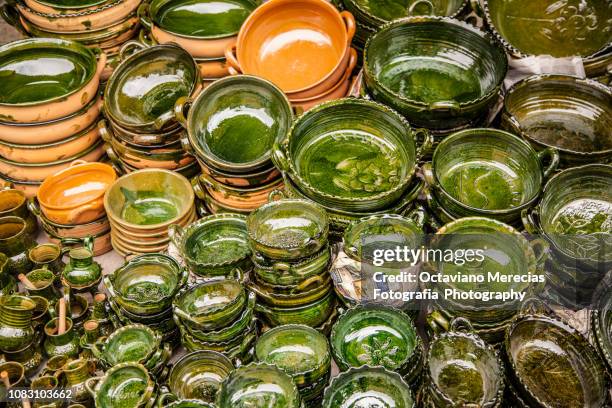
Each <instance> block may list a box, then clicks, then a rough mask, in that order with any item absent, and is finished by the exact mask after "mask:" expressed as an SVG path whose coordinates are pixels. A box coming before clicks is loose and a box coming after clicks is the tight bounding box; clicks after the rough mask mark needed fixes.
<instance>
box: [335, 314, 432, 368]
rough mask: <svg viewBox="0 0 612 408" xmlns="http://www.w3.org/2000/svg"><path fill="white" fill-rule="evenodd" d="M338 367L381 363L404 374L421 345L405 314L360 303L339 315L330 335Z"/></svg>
mask: <svg viewBox="0 0 612 408" xmlns="http://www.w3.org/2000/svg"><path fill="white" fill-rule="evenodd" d="M330 343H331V348H332V353H333V355H334V360H335V361H336V364H338V367H339V368H340V369H341V370H347V369H348V368H349V367H360V366H362V365H370V366H383V367H385V368H388V369H389V370H393V371H398V372H400V373H402V374H404V375H406V374H409V373H411V372H412V370H413V369H417V368H418V369H420V367H415V358H416V357H418V356H419V355H420V349H421V348H422V347H423V345H422V342H421V338H420V337H419V335H418V334H417V330H416V328H415V326H414V323H412V320H411V319H410V317H408V315H406V314H405V313H403V312H401V311H399V310H398V309H394V308H392V307H388V306H382V305H373V304H370V305H359V306H355V307H354V308H351V309H349V310H348V311H347V312H345V313H344V314H342V315H340V317H339V318H338V320H337V321H336V323H335V324H334V326H333V327H332V332H331V336H330Z"/></svg>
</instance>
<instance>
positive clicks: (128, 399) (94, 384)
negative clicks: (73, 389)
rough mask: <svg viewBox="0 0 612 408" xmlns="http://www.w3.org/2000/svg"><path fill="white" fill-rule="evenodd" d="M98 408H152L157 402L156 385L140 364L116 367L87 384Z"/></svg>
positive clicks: (89, 380)
mask: <svg viewBox="0 0 612 408" xmlns="http://www.w3.org/2000/svg"><path fill="white" fill-rule="evenodd" d="M85 387H86V388H87V391H88V392H89V393H90V394H91V396H92V397H93V399H94V403H95V406H96V407H98V408H118V407H121V408H128V407H129V408H150V407H152V406H153V404H154V402H155V397H156V395H155V394H156V393H155V383H154V382H153V380H152V379H151V377H150V376H149V373H148V372H147V369H146V368H145V367H143V366H142V365H140V364H138V363H122V364H118V365H116V366H114V367H113V368H111V369H110V370H108V371H106V373H105V374H104V375H103V376H102V377H93V378H90V379H88V380H87V381H86V382H85Z"/></svg>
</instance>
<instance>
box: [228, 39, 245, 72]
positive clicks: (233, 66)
mask: <svg viewBox="0 0 612 408" xmlns="http://www.w3.org/2000/svg"><path fill="white" fill-rule="evenodd" d="M225 60H226V61H227V64H228V65H229V67H228V70H229V73H230V74H231V75H238V74H240V73H241V72H242V70H241V69H240V63H239V62H238V58H237V57H236V43H235V42H234V43H232V44H229V45H228V46H227V48H226V49H225Z"/></svg>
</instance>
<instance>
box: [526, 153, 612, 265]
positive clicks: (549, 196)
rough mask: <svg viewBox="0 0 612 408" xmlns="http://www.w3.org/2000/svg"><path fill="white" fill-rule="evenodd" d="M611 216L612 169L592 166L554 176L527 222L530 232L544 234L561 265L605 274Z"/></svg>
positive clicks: (610, 254) (610, 257)
mask: <svg viewBox="0 0 612 408" xmlns="http://www.w3.org/2000/svg"><path fill="white" fill-rule="evenodd" d="M611 214H612V166H610V165H604V164H590V165H586V166H581V167H573V168H570V169H567V170H564V171H562V172H560V173H558V174H556V175H555V176H554V177H552V178H551V179H550V180H549V181H548V183H546V186H544V190H543V191H542V199H541V201H540V203H539V204H538V206H537V207H534V208H533V209H532V211H531V212H530V213H528V212H526V211H525V212H524V213H523V223H524V224H525V229H526V230H527V232H529V233H531V234H540V233H542V234H544V236H545V237H546V239H547V240H548V241H549V242H550V243H551V245H552V247H553V249H554V250H555V255H556V256H558V257H559V258H560V259H559V260H560V261H561V262H563V263H566V264H570V265H572V264H573V265H577V264H576V263H577V262H578V263H579V265H583V266H588V267H590V268H595V269H597V270H600V271H603V273H605V271H607V270H609V266H610V263H611V261H612V240H611V239H610V233H612V222H611V221H612V215H611ZM606 265H607V267H606ZM582 269H585V268H584V267H583V268H582Z"/></svg>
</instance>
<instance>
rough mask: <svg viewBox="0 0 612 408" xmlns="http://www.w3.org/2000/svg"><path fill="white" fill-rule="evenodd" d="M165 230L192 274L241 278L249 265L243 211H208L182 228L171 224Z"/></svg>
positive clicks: (250, 267)
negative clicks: (207, 214) (205, 214)
mask: <svg viewBox="0 0 612 408" xmlns="http://www.w3.org/2000/svg"><path fill="white" fill-rule="evenodd" d="M168 234H169V235H170V239H171V240H172V242H173V243H174V245H175V246H176V248H177V249H178V251H179V253H180V254H181V257H182V258H183V261H184V262H185V263H186V265H187V267H188V268H189V270H190V271H191V272H192V273H193V274H195V275H198V276H200V277H204V278H214V277H219V276H227V277H234V278H236V279H239V280H241V279H242V277H243V276H245V275H246V274H247V273H248V272H249V271H250V270H251V269H252V268H253V263H252V262H251V258H250V255H251V248H250V246H249V241H248V234H247V229H246V217H245V216H244V215H240V214H231V213H227V214H215V215H209V216H206V217H203V218H201V219H199V220H198V221H196V222H194V223H192V224H190V225H189V226H188V227H186V228H182V227H180V226H179V225H171V226H170V228H169V230H168Z"/></svg>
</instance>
